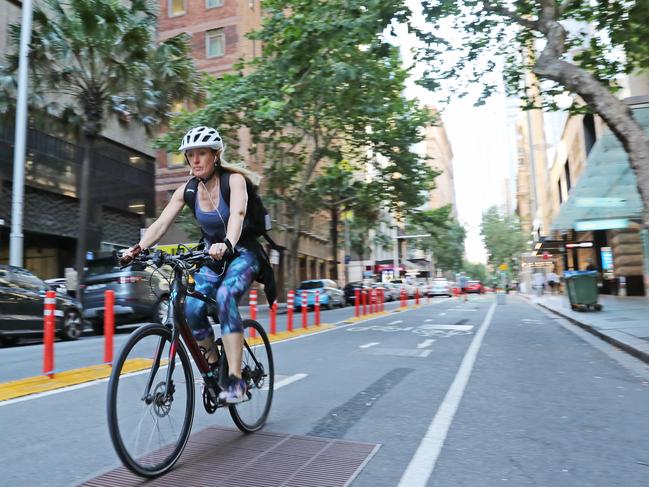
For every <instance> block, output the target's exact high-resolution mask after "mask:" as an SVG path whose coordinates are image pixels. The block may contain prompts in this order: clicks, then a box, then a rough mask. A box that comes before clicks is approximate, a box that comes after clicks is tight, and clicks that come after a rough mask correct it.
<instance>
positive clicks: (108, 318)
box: [104, 289, 115, 365]
mask: <svg viewBox="0 0 649 487" xmlns="http://www.w3.org/2000/svg"><path fill="white" fill-rule="evenodd" d="M114 334H115V291H112V290H110V289H109V290H107V291H106V292H104V363H105V364H108V365H113V335H114Z"/></svg>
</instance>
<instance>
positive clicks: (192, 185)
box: [183, 177, 198, 218]
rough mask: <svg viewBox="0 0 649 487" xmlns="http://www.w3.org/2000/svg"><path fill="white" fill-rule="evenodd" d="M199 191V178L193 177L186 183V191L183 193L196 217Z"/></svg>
mask: <svg viewBox="0 0 649 487" xmlns="http://www.w3.org/2000/svg"><path fill="white" fill-rule="evenodd" d="M197 193H198V178H197V177H193V178H191V179H190V180H189V181H187V184H186V185H185V192H184V193H183V200H184V201H185V204H186V205H187V206H189V209H190V210H191V211H192V215H194V218H196V194H197Z"/></svg>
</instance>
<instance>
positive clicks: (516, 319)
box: [0, 296, 649, 487]
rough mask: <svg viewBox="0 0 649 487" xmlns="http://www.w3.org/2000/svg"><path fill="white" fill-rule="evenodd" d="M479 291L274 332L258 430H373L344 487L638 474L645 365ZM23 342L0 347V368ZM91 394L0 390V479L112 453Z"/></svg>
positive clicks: (100, 463) (76, 476) (65, 478)
mask: <svg viewBox="0 0 649 487" xmlns="http://www.w3.org/2000/svg"><path fill="white" fill-rule="evenodd" d="M493 301H494V300H493V297H472V299H471V300H470V301H469V302H468V303H464V302H461V301H457V300H454V299H438V300H436V301H434V304H432V305H428V306H423V307H421V308H419V309H417V310H412V311H407V312H402V313H391V314H389V315H388V316H385V317H381V318H376V319H373V320H370V321H366V322H362V323H357V324H353V325H342V324H339V325H338V326H337V327H336V329H334V330H332V331H328V332H323V333H319V334H315V335H307V336H304V337H301V338H298V339H294V340H291V341H286V342H280V343H276V344H274V345H273V352H274V355H275V363H276V375H277V376H278V377H295V378H299V380H295V381H294V382H292V383H290V384H289V385H286V386H284V387H282V388H280V389H278V390H277V391H276V396H275V400H274V403H273V409H272V411H271V415H270V417H269V421H268V424H267V426H266V430H267V431H274V432H280V433H294V434H303V435H304V434H306V435H315V436H323V437H329V438H343V439H348V440H354V441H361V442H368V443H378V444H380V445H381V447H380V448H379V450H378V452H377V453H376V455H375V456H374V457H373V458H372V459H371V461H370V462H369V463H368V464H367V465H366V466H365V468H364V469H363V470H362V472H361V474H360V475H359V476H358V477H357V478H356V480H355V481H354V482H353V484H352V485H353V486H354V487H359V486H363V487H377V486H397V485H403V486H407V487H416V486H418V485H421V486H423V485H427V486H451V485H452V486H476V487H482V486H492V485H514V486H520V485H541V486H552V487H555V486H570V487H580V486H602V487H604V486H606V487H610V486H625V487H626V486H630V485H634V486H635V485H646V484H647V482H648V480H647V479H649V448H648V447H647V442H646V438H647V437H648V436H649V424H648V423H647V421H646V417H647V413H648V412H649V406H647V405H648V404H649V372H648V371H647V367H646V366H645V365H643V364H640V363H639V362H636V361H635V359H632V358H630V357H628V356H627V355H625V354H624V353H623V352H620V351H616V350H614V349H613V348H611V347H610V346H608V345H606V344H604V343H603V342H599V341H597V339H594V338H592V337H590V336H589V335H588V336H587V335H584V333H583V332H581V330H578V329H576V328H575V327H573V326H572V325H567V324H565V323H563V322H562V321H561V320H558V319H555V318H553V317H552V316H550V315H548V314H546V313H545V312H543V311H541V310H539V309H538V308H536V307H534V306H532V305H530V304H529V303H528V302H527V301H526V300H524V299H522V298H520V297H514V296H509V297H508V301H507V304H505V305H496V304H495V303H494V302H493ZM327 313H331V314H330V315H329V316H328V317H327V319H324V315H326V313H323V321H328V322H335V321H336V320H335V317H336V316H338V315H337V314H336V313H340V314H341V318H342V317H347V316H349V314H350V309H346V310H340V311H338V310H336V311H330V312H327ZM122 337H125V335H120V336H119V338H122ZM94 340H96V341H97V342H98V343H101V340H99V339H94ZM90 342H91V340H90V339H88V340H83V341H79V342H76V343H71V344H61V345H65V346H66V347H67V346H68V345H69V348H70V350H69V353H70V354H71V355H74V354H75V353H76V351H77V350H78V349H84V350H85V349H87V348H89V347H90V346H91V345H90ZM57 345H58V344H57ZM28 348H30V347H18V348H14V349H4V350H2V351H0V352H1V353H0V371H3V370H4V369H6V368H8V367H11V365H10V364H9V365H8V361H5V360H3V359H4V358H5V357H7V355H5V353H6V352H7V351H9V350H12V351H14V350H23V351H24V350H26V349H28ZM35 348H36V347H35ZM78 353H81V352H78ZM12 360H13V361H14V362H11V363H16V362H19V361H20V360H19V359H16V358H15V357H14V358H12ZM3 373H4V372H3ZM297 374H300V375H299V376H298V375H297ZM105 398H106V382H98V383H93V384H91V385H87V386H84V387H81V388H77V389H73V390H68V391H61V392H58V393H55V394H51V395H47V396H43V397H37V398H33V399H27V400H23V401H16V402H5V403H0V425H1V429H2V432H3V435H2V436H3V439H4V441H3V442H2V446H1V447H0V458H2V459H3V474H2V476H1V478H0V485H11V486H23V485H24V486H33V485H55V486H58V485H76V484H78V483H79V482H81V481H83V480H86V479H88V478H90V477H91V476H93V475H95V474H96V473H99V472H102V471H105V470H106V469H108V468H111V467H114V466H117V465H118V459H117V457H116V455H115V453H114V452H113V449H112V445H111V443H110V439H109V436H108V431H107V427H106V418H105V416H106V415H105ZM209 425H224V426H228V427H231V426H232V422H231V420H230V417H229V415H228V413H227V412H222V411H219V412H217V413H216V414H215V415H213V416H210V415H207V414H206V413H205V412H204V411H203V410H202V406H201V405H200V403H198V404H197V408H196V417H195V421H194V428H193V431H199V430H200V429H202V428H204V427H206V426H209Z"/></svg>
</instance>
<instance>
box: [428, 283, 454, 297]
mask: <svg viewBox="0 0 649 487" xmlns="http://www.w3.org/2000/svg"><path fill="white" fill-rule="evenodd" d="M428 296H448V297H449V298H450V297H451V296H452V290H451V285H450V284H449V282H448V281H447V280H446V279H441V278H436V279H433V281H432V282H431V283H430V286H428Z"/></svg>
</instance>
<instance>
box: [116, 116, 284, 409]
mask: <svg viewBox="0 0 649 487" xmlns="http://www.w3.org/2000/svg"><path fill="white" fill-rule="evenodd" d="M179 151H180V152H182V153H184V156H185V162H186V163H187V165H188V166H189V167H190V175H193V176H194V178H197V179H198V186H197V187H196V197H195V203H194V208H193V209H194V210H195V217H196V220H197V221H198V224H199V225H200V227H201V230H202V233H203V239H202V240H203V241H204V243H205V246H206V247H205V248H207V249H208V252H209V255H210V256H211V257H212V258H214V259H215V260H216V261H221V260H222V259H223V260H225V261H226V262H227V266H222V265H214V266H213V265H205V266H203V267H201V269H200V270H199V271H198V272H197V273H196V274H194V279H195V281H196V285H195V290H196V291H198V292H200V293H202V294H204V295H206V296H208V297H211V298H213V299H215V300H216V302H217V305H218V306H217V314H218V319H219V323H220V325H221V336H222V340H223V347H224V348H225V354H226V356H227V361H228V370H229V372H230V376H229V378H228V381H227V384H222V385H221V386H222V387H223V391H222V392H221V394H220V395H219V397H220V398H221V399H225V401H226V402H228V403H237V402H241V401H242V400H244V399H245V397H246V383H245V381H244V380H243V379H242V378H241V360H242V355H243V325H242V319H241V315H240V314H239V309H238V302H239V299H240V298H241V297H242V296H243V295H244V294H245V292H246V291H247V290H248V288H249V287H250V285H251V284H252V283H253V281H254V280H259V281H260V282H264V291H265V293H266V297H267V299H268V303H269V304H270V305H272V303H273V302H274V301H275V281H274V277H273V273H272V272H273V271H272V267H271V266H270V263H269V261H268V257H267V256H266V253H265V252H264V251H263V249H262V248H261V246H260V244H259V242H257V239H256V238H255V237H254V236H253V235H247V234H245V233H243V232H242V230H243V222H244V218H245V215H246V210H247V206H248V190H247V183H252V184H253V185H255V186H256V185H258V184H259V180H260V179H261V178H260V176H259V175H258V174H256V173H253V172H251V171H249V170H247V169H245V168H242V167H240V166H238V165H234V164H229V163H227V162H226V161H225V160H224V159H223V151H224V146H223V141H222V140H221V137H220V136H219V133H218V131H217V130H216V129H214V128H210V127H203V126H201V127H194V128H192V129H191V130H189V131H188V132H187V134H186V135H185V136H184V137H183V139H182V143H181V145H180V148H179ZM222 173H223V174H226V173H227V174H228V177H229V186H230V198H229V202H228V201H225V200H224V198H223V196H222V193H221V190H220V184H221V182H220V181H221V175H222ZM192 180H193V178H191V179H190V180H189V181H187V182H186V183H183V184H182V185H180V186H179V187H178V188H177V189H176V191H175V192H174V194H173V196H172V197H171V200H170V201H169V203H168V204H167V206H166V207H165V208H164V210H163V211H162V213H161V214H160V216H159V217H158V219H157V220H156V221H155V222H153V223H152V224H151V226H150V227H149V228H148V229H147V230H146V231H145V232H144V235H143V236H142V238H141V239H140V242H139V243H138V244H137V245H135V246H133V247H131V248H129V249H127V250H126V251H125V252H124V254H123V258H126V260H130V259H132V258H133V257H135V256H136V255H137V254H138V253H140V252H141V251H142V250H143V249H146V248H148V247H151V246H152V245H155V244H156V243H157V242H158V241H159V240H160V239H161V238H162V237H163V236H164V234H165V233H166V232H167V230H168V229H169V227H170V225H171V224H172V223H173V221H174V220H175V218H176V217H177V216H178V214H179V213H180V212H181V210H182V209H183V207H184V206H185V189H186V186H187V185H188V184H189V182H190V181H192ZM207 307H208V305H207V303H205V302H204V301H201V300H199V299H197V298H193V297H191V296H189V297H187V299H186V301H185V315H186V318H187V323H188V324H189V326H190V327H191V328H192V333H193V335H194V338H195V339H196V341H197V342H198V345H199V346H200V347H201V350H202V351H203V354H204V355H205V358H206V360H207V362H208V363H209V364H210V365H216V364H215V362H216V357H217V355H216V345H215V342H214V338H215V337H214V332H213V330H212V327H211V326H210V324H209V321H208V320H207V312H208V310H207Z"/></svg>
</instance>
